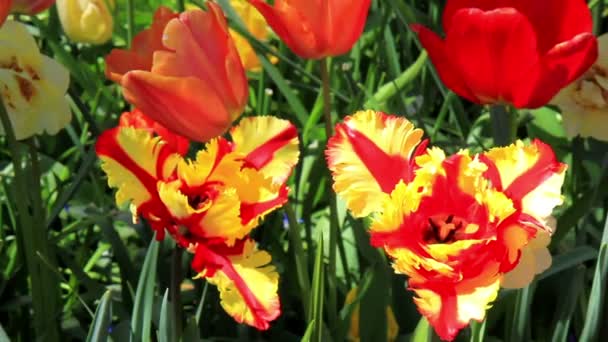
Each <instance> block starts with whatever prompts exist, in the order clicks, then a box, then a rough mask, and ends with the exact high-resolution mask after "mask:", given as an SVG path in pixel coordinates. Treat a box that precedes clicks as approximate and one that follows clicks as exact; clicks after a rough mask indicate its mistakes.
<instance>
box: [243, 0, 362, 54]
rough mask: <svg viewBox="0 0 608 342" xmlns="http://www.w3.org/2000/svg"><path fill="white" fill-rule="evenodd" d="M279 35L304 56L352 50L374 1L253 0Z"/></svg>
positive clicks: (254, 4) (295, 51)
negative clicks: (269, 0) (271, 1)
mask: <svg viewBox="0 0 608 342" xmlns="http://www.w3.org/2000/svg"><path fill="white" fill-rule="evenodd" d="M249 2H250V3H251V4H252V5H253V6H255V7H256V8H257V9H258V11H260V13H262V15H263V16H264V17H266V20H267V21H268V24H269V25H270V26H271V27H272V29H273V30H274V31H275V32H276V34H278V35H279V37H281V39H282V40H283V41H284V42H285V44H287V46H289V48H290V49H291V50H292V51H293V52H294V53H295V54H297V55H299V56H300V57H303V58H313V59H318V58H323V57H327V56H338V55H342V54H345V53H346V52H348V51H349V50H350V49H351V48H352V47H353V45H354V44H355V42H356V41H357V39H359V36H361V32H363V26H364V25H365V19H366V18H367V12H368V10H369V6H370V4H371V0H275V2H274V7H273V6H271V5H269V4H267V3H266V2H265V1H264V0H249Z"/></svg>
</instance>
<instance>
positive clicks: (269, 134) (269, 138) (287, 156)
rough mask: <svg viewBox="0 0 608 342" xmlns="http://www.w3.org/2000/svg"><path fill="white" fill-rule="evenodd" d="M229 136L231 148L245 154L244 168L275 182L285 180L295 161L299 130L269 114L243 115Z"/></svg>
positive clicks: (296, 160)
mask: <svg viewBox="0 0 608 342" xmlns="http://www.w3.org/2000/svg"><path fill="white" fill-rule="evenodd" d="M230 135H231V136H232V140H233V142H234V151H235V152H237V153H240V154H242V155H244V158H243V160H244V162H245V164H244V165H245V167H250V168H253V169H255V170H258V171H260V172H261V173H262V174H264V176H266V177H269V178H272V179H273V180H274V182H275V183H278V184H282V183H284V182H285V181H286V180H287V178H288V177H289V176H290V174H291V171H292V169H293V167H294V166H295V165H296V164H297V162H298V157H299V155H300V150H299V141H298V131H297V129H296V127H295V126H294V125H293V124H291V123H290V122H289V121H287V120H282V119H278V118H275V117H272V116H256V117H249V118H245V119H243V120H241V122H240V123H239V125H238V126H236V127H234V128H232V130H231V131H230Z"/></svg>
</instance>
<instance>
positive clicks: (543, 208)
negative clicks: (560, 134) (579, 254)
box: [480, 140, 566, 227]
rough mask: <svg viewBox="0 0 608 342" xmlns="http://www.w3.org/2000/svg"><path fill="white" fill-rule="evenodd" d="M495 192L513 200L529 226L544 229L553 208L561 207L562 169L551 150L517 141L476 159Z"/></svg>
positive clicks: (562, 165)
mask: <svg viewBox="0 0 608 342" xmlns="http://www.w3.org/2000/svg"><path fill="white" fill-rule="evenodd" d="M480 159H481V160H482V161H483V162H484V163H485V164H486V165H487V166H488V170H489V171H488V172H489V174H492V176H490V179H491V180H492V181H493V183H494V186H495V187H497V189H499V190H502V191H504V193H505V194H506V195H507V196H508V197H509V198H511V199H512V200H513V202H514V204H515V206H516V207H518V208H519V209H520V210H521V211H522V213H523V214H525V215H528V216H530V218H531V219H533V221H535V222H532V223H537V224H540V225H541V226H543V227H547V224H546V220H547V218H548V217H549V216H550V215H551V212H552V211H553V208H554V207H555V206H557V205H559V204H561V203H562V200H563V199H562V197H561V186H562V184H563V181H564V175H565V172H566V165H565V164H562V163H560V162H558V161H557V159H556V157H555V154H554V153H553V150H552V149H551V147H550V146H549V145H547V144H545V143H543V142H541V141H540V140H534V141H533V142H532V144H530V145H528V146H524V144H523V143H522V142H521V141H517V142H516V143H515V144H512V145H510V146H507V147H501V148H494V149H491V150H490V151H488V152H486V153H484V154H483V155H481V156H480Z"/></svg>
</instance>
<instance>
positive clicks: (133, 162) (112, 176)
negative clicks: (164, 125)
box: [95, 127, 179, 206]
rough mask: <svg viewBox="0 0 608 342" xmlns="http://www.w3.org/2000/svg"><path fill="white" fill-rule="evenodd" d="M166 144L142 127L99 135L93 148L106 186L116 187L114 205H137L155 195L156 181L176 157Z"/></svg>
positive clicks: (168, 171)
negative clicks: (105, 176)
mask: <svg viewBox="0 0 608 342" xmlns="http://www.w3.org/2000/svg"><path fill="white" fill-rule="evenodd" d="M167 146H168V145H166V144H165V143H164V142H163V141H162V140H161V139H160V138H159V137H156V138H155V137H153V136H152V134H151V133H150V132H148V131H147V130H144V129H136V128H133V127H116V128H113V129H110V130H107V131H105V132H103V133H102V134H101V136H100V137H99V140H98V141H97V144H96V146H95V150H96V152H97V155H98V156H99V158H100V159H101V161H102V164H101V167H102V169H103V170H104V171H105V173H106V174H107V175H108V185H109V186H110V187H113V188H117V189H118V191H117V192H116V203H117V204H118V205H122V204H124V203H126V202H131V203H133V204H134V205H135V206H140V205H142V203H144V202H147V201H149V200H151V199H152V198H154V197H155V193H156V183H157V181H158V180H160V179H163V178H165V177H168V176H169V175H170V174H172V173H173V172H174V170H175V166H176V164H177V161H178V160H179V155H178V154H174V153H171V149H169V148H168V147H167Z"/></svg>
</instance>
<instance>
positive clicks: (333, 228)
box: [320, 58, 348, 331]
mask: <svg viewBox="0 0 608 342" xmlns="http://www.w3.org/2000/svg"><path fill="white" fill-rule="evenodd" d="M320 67H321V83H322V91H323V115H324V118H325V135H326V137H327V140H328V141H329V139H330V138H331V137H332V135H333V123H332V120H331V93H330V81H329V65H328V63H327V58H323V59H321V61H320ZM331 183H332V181H331V174H330V173H328V183H327V184H328V196H329V226H330V229H329V264H328V267H327V272H328V273H329V274H328V277H327V285H328V291H327V293H328V298H327V302H328V305H327V308H328V317H329V326H330V330H331V331H335V327H337V318H338V311H337V306H338V301H337V294H336V282H337V281H336V245H337V240H338V225H339V222H338V204H337V202H336V194H335V193H334V192H333V190H332V187H331ZM344 272H345V273H348V268H345V269H344Z"/></svg>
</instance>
